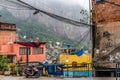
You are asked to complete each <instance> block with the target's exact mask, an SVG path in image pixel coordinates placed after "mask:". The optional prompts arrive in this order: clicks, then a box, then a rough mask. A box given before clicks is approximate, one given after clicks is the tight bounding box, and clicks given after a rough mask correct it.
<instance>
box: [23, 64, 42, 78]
mask: <svg viewBox="0 0 120 80" xmlns="http://www.w3.org/2000/svg"><path fill="white" fill-rule="evenodd" d="M24 73H25V75H26V78H28V77H35V78H38V77H40V73H39V70H38V68H37V67H36V66H34V65H32V66H31V67H26V68H25V70H24Z"/></svg>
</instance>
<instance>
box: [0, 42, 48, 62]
mask: <svg viewBox="0 0 120 80" xmlns="http://www.w3.org/2000/svg"><path fill="white" fill-rule="evenodd" d="M20 47H25V46H22V45H19V44H11V45H2V46H1V49H0V54H7V55H11V54H14V55H16V60H17V61H19V60H20V58H21V57H22V62H26V55H20V54H19V49H20ZM40 47H43V54H32V47H30V50H31V51H30V52H31V53H30V55H29V61H44V60H45V59H46V44H41V45H40Z"/></svg>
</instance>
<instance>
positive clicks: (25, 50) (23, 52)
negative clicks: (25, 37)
mask: <svg viewBox="0 0 120 80" xmlns="http://www.w3.org/2000/svg"><path fill="white" fill-rule="evenodd" d="M27 51H28V54H30V48H28V47H20V51H19V52H20V54H21V55H25V54H27Z"/></svg>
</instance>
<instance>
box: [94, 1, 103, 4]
mask: <svg viewBox="0 0 120 80" xmlns="http://www.w3.org/2000/svg"><path fill="white" fill-rule="evenodd" d="M95 2H96V4H99V3H103V2H104V0H95Z"/></svg>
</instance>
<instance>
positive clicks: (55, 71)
mask: <svg viewBox="0 0 120 80" xmlns="http://www.w3.org/2000/svg"><path fill="white" fill-rule="evenodd" d="M46 70H47V71H48V74H51V75H63V65H60V64H59V65H57V64H53V65H52V64H50V65H46Z"/></svg>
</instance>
